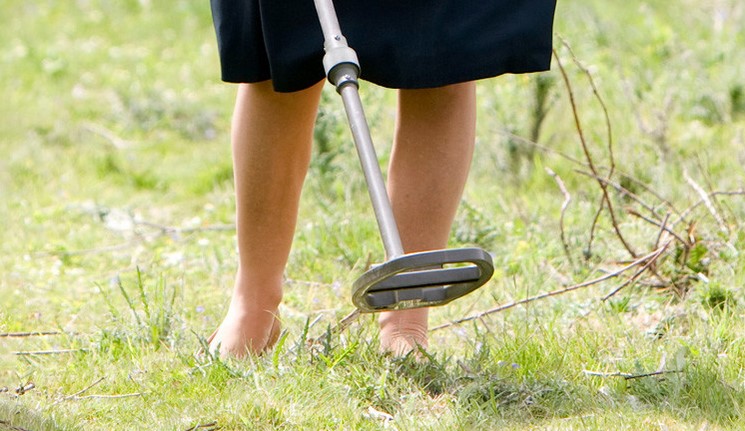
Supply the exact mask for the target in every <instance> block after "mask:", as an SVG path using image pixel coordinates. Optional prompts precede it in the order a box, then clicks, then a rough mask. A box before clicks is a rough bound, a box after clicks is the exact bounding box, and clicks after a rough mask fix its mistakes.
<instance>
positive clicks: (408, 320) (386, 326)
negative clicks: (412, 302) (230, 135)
mask: <svg viewBox="0 0 745 431" xmlns="http://www.w3.org/2000/svg"><path fill="white" fill-rule="evenodd" d="M427 317H428V311H427V309H426V308H419V309H414V310H402V311H388V312H384V313H381V314H380V318H379V319H378V321H379V324H380V350H382V351H383V352H386V353H387V352H390V353H392V354H393V355H394V356H406V355H407V354H409V353H411V352H412V351H418V350H419V349H420V348H421V349H426V348H427V346H428V342H427Z"/></svg>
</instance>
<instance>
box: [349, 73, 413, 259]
mask: <svg viewBox="0 0 745 431" xmlns="http://www.w3.org/2000/svg"><path fill="white" fill-rule="evenodd" d="M341 96H342V99H343V101H344V107H345V108H346V111H347V118H348V119H349V125H350V128H351V129H352V136H354V143H355V146H356V147H357V154H358V155H359V157H360V163H361V164H362V170H363V171H364V173H365V179H366V180H367V188H368V192H369V193H370V200H371V201H372V205H373V209H374V211H375V218H376V219H377V220H378V228H379V230H380V236H381V237H382V239H383V245H384V247H385V252H386V255H387V258H388V259H387V260H390V259H395V258H396V257H399V256H401V255H403V254H404V248H403V245H402V244H401V237H400V235H399V233H398V226H397V225H396V219H395V217H394V216H393V210H392V209H391V202H390V199H389V198H388V192H387V191H386V189H385V182H384V181H383V174H382V173H381V171H380V164H379V163H378V156H377V155H376V153H375V147H374V146H373V142H372V138H371V137H370V129H369V128H368V126H367V121H365V112H364V111H363V109H362V102H361V101H360V96H359V93H358V92H357V87H355V86H354V85H346V86H344V88H342V89H341Z"/></svg>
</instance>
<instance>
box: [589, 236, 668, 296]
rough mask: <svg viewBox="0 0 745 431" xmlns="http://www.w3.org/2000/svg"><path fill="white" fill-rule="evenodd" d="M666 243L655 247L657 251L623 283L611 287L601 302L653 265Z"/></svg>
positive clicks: (665, 247) (664, 248)
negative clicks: (613, 287) (657, 247)
mask: <svg viewBox="0 0 745 431" xmlns="http://www.w3.org/2000/svg"><path fill="white" fill-rule="evenodd" d="M668 245H670V241H668V242H666V243H665V245H663V246H662V247H660V248H659V249H657V250H658V252H657V253H655V254H654V255H653V256H651V257H650V258H649V260H647V262H646V263H645V264H644V265H643V266H642V267H641V268H639V270H638V271H636V273H634V275H632V276H631V277H630V278H629V279H627V280H626V281H624V282H623V283H621V285H619V286H618V287H616V288H615V289H613V290H612V291H611V292H610V293H609V294H607V295H605V296H604V297H603V302H605V301H607V300H608V299H610V298H611V297H613V296H614V295H615V294H616V293H618V292H620V291H621V289H623V288H624V287H626V286H628V285H629V284H631V283H633V282H634V281H636V279H637V278H639V277H640V276H641V275H642V274H643V273H644V272H645V271H646V270H648V269H649V268H650V267H651V266H652V265H654V263H655V262H656V261H657V259H658V258H659V257H660V256H662V253H663V252H664V251H665V250H666V249H667V246H668ZM658 277H659V276H658Z"/></svg>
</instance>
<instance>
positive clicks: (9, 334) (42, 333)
mask: <svg viewBox="0 0 745 431" xmlns="http://www.w3.org/2000/svg"><path fill="white" fill-rule="evenodd" d="M64 334H66V333H65V332H60V331H31V332H4V333H2V334H0V338H26V337H45V336H49V335H64Z"/></svg>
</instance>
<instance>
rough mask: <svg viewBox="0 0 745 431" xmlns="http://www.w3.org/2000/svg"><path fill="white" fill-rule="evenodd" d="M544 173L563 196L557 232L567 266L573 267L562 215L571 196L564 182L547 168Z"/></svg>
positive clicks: (570, 200)
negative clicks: (554, 182)
mask: <svg viewBox="0 0 745 431" xmlns="http://www.w3.org/2000/svg"><path fill="white" fill-rule="evenodd" d="M546 172H547V173H548V174H549V175H551V177H553V179H554V181H556V185H558V186H559V190H561V193H562V194H563V195H564V202H562V204H561V215H560V216H559V230H560V235H561V244H562V245H563V246H564V254H566V256H567V259H568V260H569V264H570V265H572V266H574V260H573V259H572V253H571V251H570V250H569V244H568V243H567V239H566V234H565V232H564V214H565V213H566V210H567V208H568V207H569V203H570V202H572V195H570V194H569V191H568V190H567V188H566V186H565V185H564V181H562V180H561V177H560V176H559V175H558V174H557V173H556V172H554V171H553V170H551V169H550V168H548V167H547V168H546Z"/></svg>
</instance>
